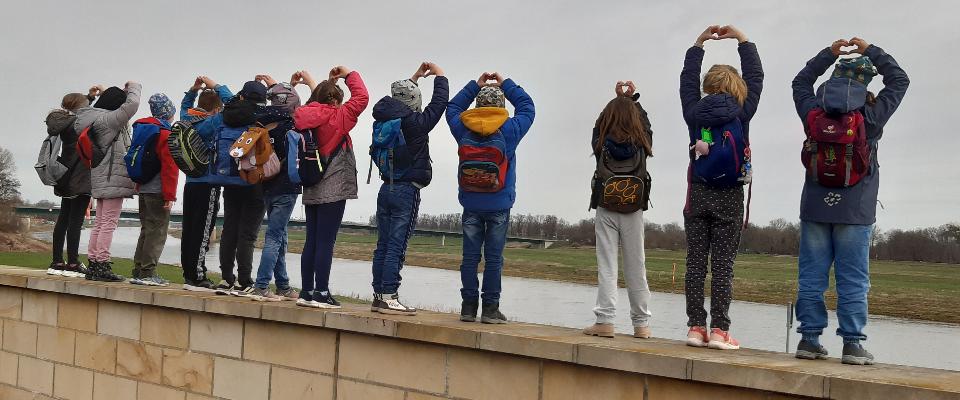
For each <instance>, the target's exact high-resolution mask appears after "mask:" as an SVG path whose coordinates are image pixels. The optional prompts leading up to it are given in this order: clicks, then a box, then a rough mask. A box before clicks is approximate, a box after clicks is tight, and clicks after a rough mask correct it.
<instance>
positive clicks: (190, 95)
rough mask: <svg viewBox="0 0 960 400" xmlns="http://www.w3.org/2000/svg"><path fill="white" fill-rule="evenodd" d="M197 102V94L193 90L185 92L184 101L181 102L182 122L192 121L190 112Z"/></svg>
mask: <svg viewBox="0 0 960 400" xmlns="http://www.w3.org/2000/svg"><path fill="white" fill-rule="evenodd" d="M196 101H197V92H196V91H193V90H188V91H186V92H183V101H181V102H180V120H181V121H182V120H187V119H190V113H188V112H187V111H189V110H190V109H191V108H193V105H194V103H195V102H196Z"/></svg>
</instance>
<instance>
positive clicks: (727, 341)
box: [707, 328, 740, 350]
mask: <svg viewBox="0 0 960 400" xmlns="http://www.w3.org/2000/svg"><path fill="white" fill-rule="evenodd" d="M707 347H709V348H711V349H716V350H738V349H740V342H738V341H737V339H734V338H733V337H731V336H730V332H729V331H725V330H723V329H720V328H713V329H711V330H710V342H708V343H707Z"/></svg>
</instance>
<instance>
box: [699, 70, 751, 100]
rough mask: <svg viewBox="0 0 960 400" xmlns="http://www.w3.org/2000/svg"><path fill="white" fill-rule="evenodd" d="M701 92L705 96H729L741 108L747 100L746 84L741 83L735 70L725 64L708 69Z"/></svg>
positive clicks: (741, 79) (740, 78) (741, 80)
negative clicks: (719, 94) (718, 94)
mask: <svg viewBox="0 0 960 400" xmlns="http://www.w3.org/2000/svg"><path fill="white" fill-rule="evenodd" d="M703 92H704V93H706V94H717V93H726V94H729V95H731V96H733V98H735V99H737V103H740V105H741V106H742V105H743V102H744V101H746V100H747V83H746V82H744V81H743V78H742V77H741V76H740V73H739V72H737V69H736V68H734V67H732V66H729V65H726V64H717V65H714V66H712V67H710V70H708V71H707V74H706V75H704V76H703Z"/></svg>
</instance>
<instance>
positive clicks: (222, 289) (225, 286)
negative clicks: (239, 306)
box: [213, 280, 240, 296]
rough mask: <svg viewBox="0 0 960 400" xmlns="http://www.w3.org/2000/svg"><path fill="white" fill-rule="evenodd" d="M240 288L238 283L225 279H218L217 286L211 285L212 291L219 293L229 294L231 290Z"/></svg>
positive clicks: (231, 292)
mask: <svg viewBox="0 0 960 400" xmlns="http://www.w3.org/2000/svg"><path fill="white" fill-rule="evenodd" d="M239 289H240V285H237V284H236V283H234V282H227V281H225V280H220V283H218V284H217V286H214V287H213V291H214V292H216V293H217V294H220V295H224V296H226V295H231V294H233V292H235V291H237V290H239Z"/></svg>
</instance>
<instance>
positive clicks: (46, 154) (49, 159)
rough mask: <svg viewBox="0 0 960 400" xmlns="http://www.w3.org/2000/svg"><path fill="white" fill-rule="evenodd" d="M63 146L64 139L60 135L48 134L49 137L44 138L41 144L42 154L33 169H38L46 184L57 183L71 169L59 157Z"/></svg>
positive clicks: (41, 179)
mask: <svg viewBox="0 0 960 400" xmlns="http://www.w3.org/2000/svg"><path fill="white" fill-rule="evenodd" d="M61 146H63V141H62V140H61V139H60V136H59V135H47V138H46V139H43V144H42V145H40V155H39V156H37V163H36V164H34V165H33V169H35V170H36V171H37V175H39V176H40V181H42V182H43V184H44V185H47V186H54V185H56V184H57V181H59V180H60V179H61V178H63V176H64V175H66V174H67V171H68V170H69V168H67V166H66V165H63V163H61V162H60V160H58V159H57V157H59V156H60V147H61Z"/></svg>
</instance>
